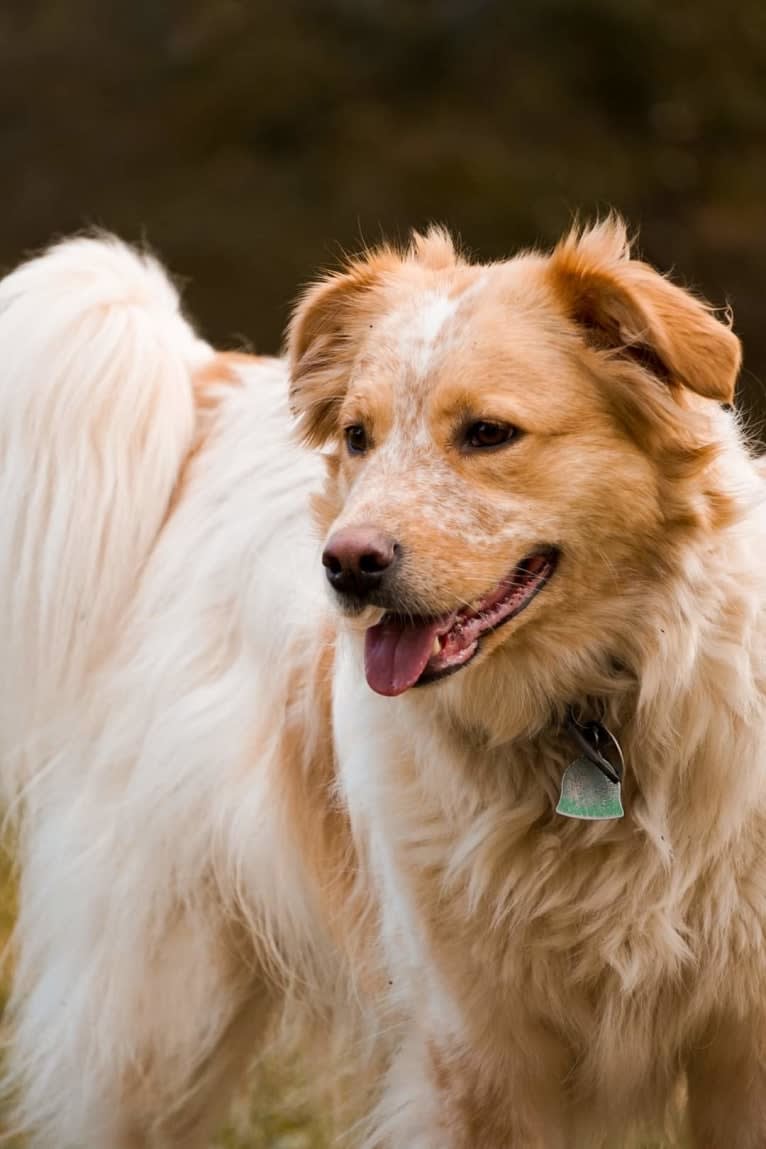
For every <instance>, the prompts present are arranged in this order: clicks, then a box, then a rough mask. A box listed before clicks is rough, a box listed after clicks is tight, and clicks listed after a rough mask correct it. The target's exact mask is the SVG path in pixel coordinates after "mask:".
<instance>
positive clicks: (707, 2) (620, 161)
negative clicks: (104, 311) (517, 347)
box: [0, 0, 766, 425]
mask: <svg viewBox="0 0 766 1149" xmlns="http://www.w3.org/2000/svg"><path fill="white" fill-rule="evenodd" d="M0 154H2V160H3V199H2V203H3V210H2V212H0V266H2V268H3V269H5V268H7V267H9V266H10V265H12V264H13V263H14V262H16V261H17V260H18V259H20V258H21V256H22V255H23V254H24V253H25V252H27V251H28V250H29V249H33V248H35V247H38V246H39V245H41V244H43V243H45V242H47V241H48V240H49V239H50V238H51V237H52V236H54V235H58V234H61V233H64V232H68V231H71V230H72V229H74V228H79V227H81V226H82V225H84V224H100V225H103V226H105V227H108V228H111V229H114V230H115V231H117V232H119V233H120V234H121V235H123V236H125V237H127V238H129V239H144V240H147V241H148V242H149V244H150V245H151V246H152V247H154V248H155V249H156V250H157V251H158V253H159V254H160V255H161V256H162V257H163V258H164V259H165V260H166V261H167V262H168V263H169V264H170V266H171V268H172V269H173V271H174V272H175V273H176V274H177V275H178V276H179V277H180V279H181V282H182V283H183V284H185V296H186V299H187V304H188V308H189V310H190V312H191V314H192V315H193V316H194V317H195V318H196V320H197V321H198V323H199V324H200V326H201V327H202V329H203V331H204V332H205V334H206V335H207V336H208V337H210V338H213V339H215V340H217V341H220V342H223V343H226V344H235V343H238V342H241V341H242V340H243V339H246V340H248V341H249V342H251V343H252V344H253V345H254V346H255V348H256V349H258V350H260V351H271V350H275V349H276V348H277V347H278V345H279V340H280V335H281V331H282V329H283V326H284V322H285V317H286V314H287V312H288V309H289V305H290V302H291V300H292V299H293V298H294V296H295V294H296V291H297V290H298V288H299V286H300V285H301V284H302V283H304V282H305V281H306V280H307V279H309V278H310V277H311V276H312V275H313V274H314V272H315V271H316V269H317V268H318V267H319V266H320V265H323V264H327V263H332V262H333V261H335V260H337V258H338V255H339V253H340V252H341V250H348V249H354V248H356V247H358V246H359V245H360V244H361V243H362V242H374V241H375V240H376V239H379V238H380V237H381V236H382V235H386V236H393V237H400V236H403V235H405V234H406V232H407V230H408V229H409V228H410V227H411V226H419V225H423V224H424V223H425V222H427V221H429V220H439V221H443V222H445V223H448V224H449V225H450V226H451V227H452V228H453V229H455V230H456V231H457V232H459V234H460V235H461V236H462V239H463V241H464V243H465V244H466V245H467V247H468V248H469V249H472V250H473V251H475V252H476V253H477V254H478V255H479V256H481V257H485V258H488V257H497V256H502V255H504V254H507V253H509V252H512V251H513V250H514V249H515V248H517V247H518V246H520V245H529V244H550V243H552V242H554V241H555V239H556V238H557V237H558V235H559V234H560V233H561V231H562V230H563V229H564V228H566V227H567V225H568V223H569V222H570V220H571V218H572V216H573V214H574V213H575V212H579V213H580V214H581V215H584V216H588V215H590V214H592V213H595V212H597V211H599V210H604V209H605V208H606V207H608V206H615V207H617V208H618V209H619V210H620V211H622V212H623V213H624V214H625V215H626V216H627V218H628V220H629V221H630V223H631V225H632V226H633V227H635V228H637V229H639V230H640V236H641V241H640V246H641V250H642V252H643V253H644V255H645V256H646V257H647V258H649V259H651V260H652V261H654V262H656V263H657V264H658V265H659V266H661V267H662V268H665V269H673V270H674V272H675V274H676V275H677V276H679V277H680V278H681V279H682V280H684V281H685V282H687V283H689V284H690V285H692V286H694V287H696V288H698V289H699V290H701V291H702V292H703V293H705V294H706V295H707V296H709V297H710V298H711V300H712V301H713V302H715V303H716V304H723V303H725V302H727V301H728V302H730V303H731V304H732V305H733V307H734V310H735V317H736V327H737V330H738V331H739V333H740V334H741V335H742V337H743V339H744V342H745V351H746V360H745V362H746V371H745V374H744V376H743V381H742V392H741V393H742V395H743V397H744V398H745V399H746V401H747V403H748V404H749V407H750V410H751V411H752V412H753V413H754V421H755V422H756V423H757V424H758V425H761V424H763V425H766V397H765V396H766V392H765V389H764V385H763V383H762V382H761V380H763V379H764V378H766V322H765V321H764V308H763V305H762V295H763V290H762V287H763V281H764V273H766V193H765V192H764V187H765V185H766V4H764V2H763V0H738V2H737V3H736V4H734V5H722V4H720V3H718V2H716V0H275V2H267V0H184V2H178V0H175V2H173V0H169V2H165V0H111V2H110V0H3V3H2V5H1V6H0Z"/></svg>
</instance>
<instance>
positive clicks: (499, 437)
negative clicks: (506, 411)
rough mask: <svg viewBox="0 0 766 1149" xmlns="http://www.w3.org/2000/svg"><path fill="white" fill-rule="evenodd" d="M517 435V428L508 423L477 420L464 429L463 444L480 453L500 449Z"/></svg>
mask: <svg viewBox="0 0 766 1149" xmlns="http://www.w3.org/2000/svg"><path fill="white" fill-rule="evenodd" d="M518 434H519V432H518V430H517V428H516V427H513V426H511V424H510V423H496V422H493V421H491V420H489V419H479V420H478V421H477V422H476V423H471V424H470V425H469V426H468V427H466V429H465V432H464V435H463V443H464V446H465V447H467V448H468V449H469V450H475V451H480V450H482V449H484V448H491V447H502V446H503V445H504V444H505V443H510V441H511V439H515V438H516V436H517V435H518Z"/></svg>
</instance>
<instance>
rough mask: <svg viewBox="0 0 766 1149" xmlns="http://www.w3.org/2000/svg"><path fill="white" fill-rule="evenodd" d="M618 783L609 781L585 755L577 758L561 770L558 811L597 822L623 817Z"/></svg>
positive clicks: (572, 816) (566, 816) (565, 815)
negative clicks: (562, 772) (562, 771)
mask: <svg viewBox="0 0 766 1149" xmlns="http://www.w3.org/2000/svg"><path fill="white" fill-rule="evenodd" d="M621 789H622V787H621V785H620V783H619V782H611V781H610V780H609V779H608V778H607V776H606V775H605V774H604V773H603V772H602V771H601V770H599V768H598V766H596V765H595V764H594V763H593V762H591V761H590V760H589V759H588V758H585V757H582V758H576V759H575V760H574V762H571V763H570V764H569V766H567V768H566V770H565V771H564V777H563V778H562V779H561V797H560V798H559V804H558V806H557V807H556V813H557V814H563V815H564V817H565V818H581V819H583V820H584V821H589V822H598V821H602V820H605V819H609V818H622V816H623V814H624V813H625V811H624V810H623V808H622V795H621Z"/></svg>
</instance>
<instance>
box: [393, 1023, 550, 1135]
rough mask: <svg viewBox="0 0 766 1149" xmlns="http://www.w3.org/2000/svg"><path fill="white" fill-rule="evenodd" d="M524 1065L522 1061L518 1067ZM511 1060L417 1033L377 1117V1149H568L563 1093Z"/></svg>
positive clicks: (397, 1061)
mask: <svg viewBox="0 0 766 1149" xmlns="http://www.w3.org/2000/svg"><path fill="white" fill-rule="evenodd" d="M516 1064H517V1065H519V1066H521V1065H523V1064H524V1059H523V1058H521V1057H520V1058H519V1059H518V1060H517V1062H516ZM555 1081H556V1077H555V1075H552V1076H551V1078H550V1079H549V1080H548V1081H545V1080H543V1079H542V1078H541V1079H539V1080H534V1081H532V1080H531V1079H530V1078H529V1076H528V1075H527V1074H524V1073H521V1072H518V1071H516V1069H515V1068H514V1061H509V1060H508V1059H507V1058H506V1057H505V1056H503V1057H502V1059H501V1060H498V1061H497V1062H495V1063H494V1064H493V1059H492V1057H491V1056H490V1057H486V1056H480V1055H477V1054H476V1053H475V1052H472V1051H471V1050H470V1049H468V1048H467V1047H466V1046H464V1045H462V1044H458V1043H457V1042H445V1041H444V1040H432V1039H429V1038H427V1037H425V1036H424V1035H422V1034H419V1033H417V1034H416V1033H413V1034H412V1035H411V1036H410V1037H409V1038H408V1039H407V1040H406V1041H405V1042H404V1043H403V1044H402V1046H401V1048H400V1050H399V1053H398V1054H397V1056H396V1057H395V1059H394V1062H393V1065H392V1068H391V1072H390V1074H389V1078H388V1082H387V1088H386V1091H385V1094H384V1096H383V1100H382V1102H381V1105H380V1107H379V1109H378V1113H377V1114H376V1130H375V1133H374V1135H373V1137H372V1139H371V1144H372V1145H374V1146H375V1149H479V1147H481V1149H569V1147H570V1142H569V1140H568V1137H567V1123H566V1117H565V1113H564V1109H563V1104H562V1101H563V1095H562V1091H561V1090H560V1089H558V1088H557V1087H556V1085H555Z"/></svg>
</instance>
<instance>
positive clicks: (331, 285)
mask: <svg viewBox="0 0 766 1149" xmlns="http://www.w3.org/2000/svg"><path fill="white" fill-rule="evenodd" d="M393 263H395V258H394V256H393V254H392V253H391V252H389V251H388V250H386V249H382V250H380V251H377V252H372V253H369V254H368V255H366V256H364V257H362V258H360V259H358V260H355V261H353V262H352V263H349V264H348V265H347V267H346V268H345V269H344V270H343V271H340V272H336V273H335V274H331V275H328V276H326V277H325V278H324V279H322V280H320V281H319V282H318V283H316V284H314V285H313V286H312V287H309V288H308V289H307V291H306V292H305V293H304V295H303V296H302V297H301V298H300V299H299V300H298V303H297V305H296V308H295V311H294V313H293V317H292V321H291V323H290V326H289V327H288V331H287V359H288V364H289V367H290V406H291V408H292V411H293V413H294V414H295V415H296V416H297V417H298V429H299V431H300V432H301V434H302V436H303V439H304V441H305V442H306V443H308V444H309V445H310V446H312V447H320V446H322V445H323V444H324V443H326V442H327V440H328V439H330V438H331V436H332V435H333V434H334V433H335V432H336V430H337V414H338V410H339V408H340V406H341V404H342V402H343V399H344V396H345V394H346V389H347V387H348V380H349V375H350V371H351V367H352V365H353V361H354V357H355V355H356V353H357V347H358V343H359V340H360V338H361V334H362V332H363V330H364V327H365V326H369V323H370V322H371V320H372V318H373V317H374V315H375V314H376V313H377V311H378V309H379V303H378V300H377V296H376V292H375V288H376V287H377V286H378V285H379V283H380V279H381V276H382V274H383V273H384V271H385V269H386V267H387V266H388V265H389V264H393Z"/></svg>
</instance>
